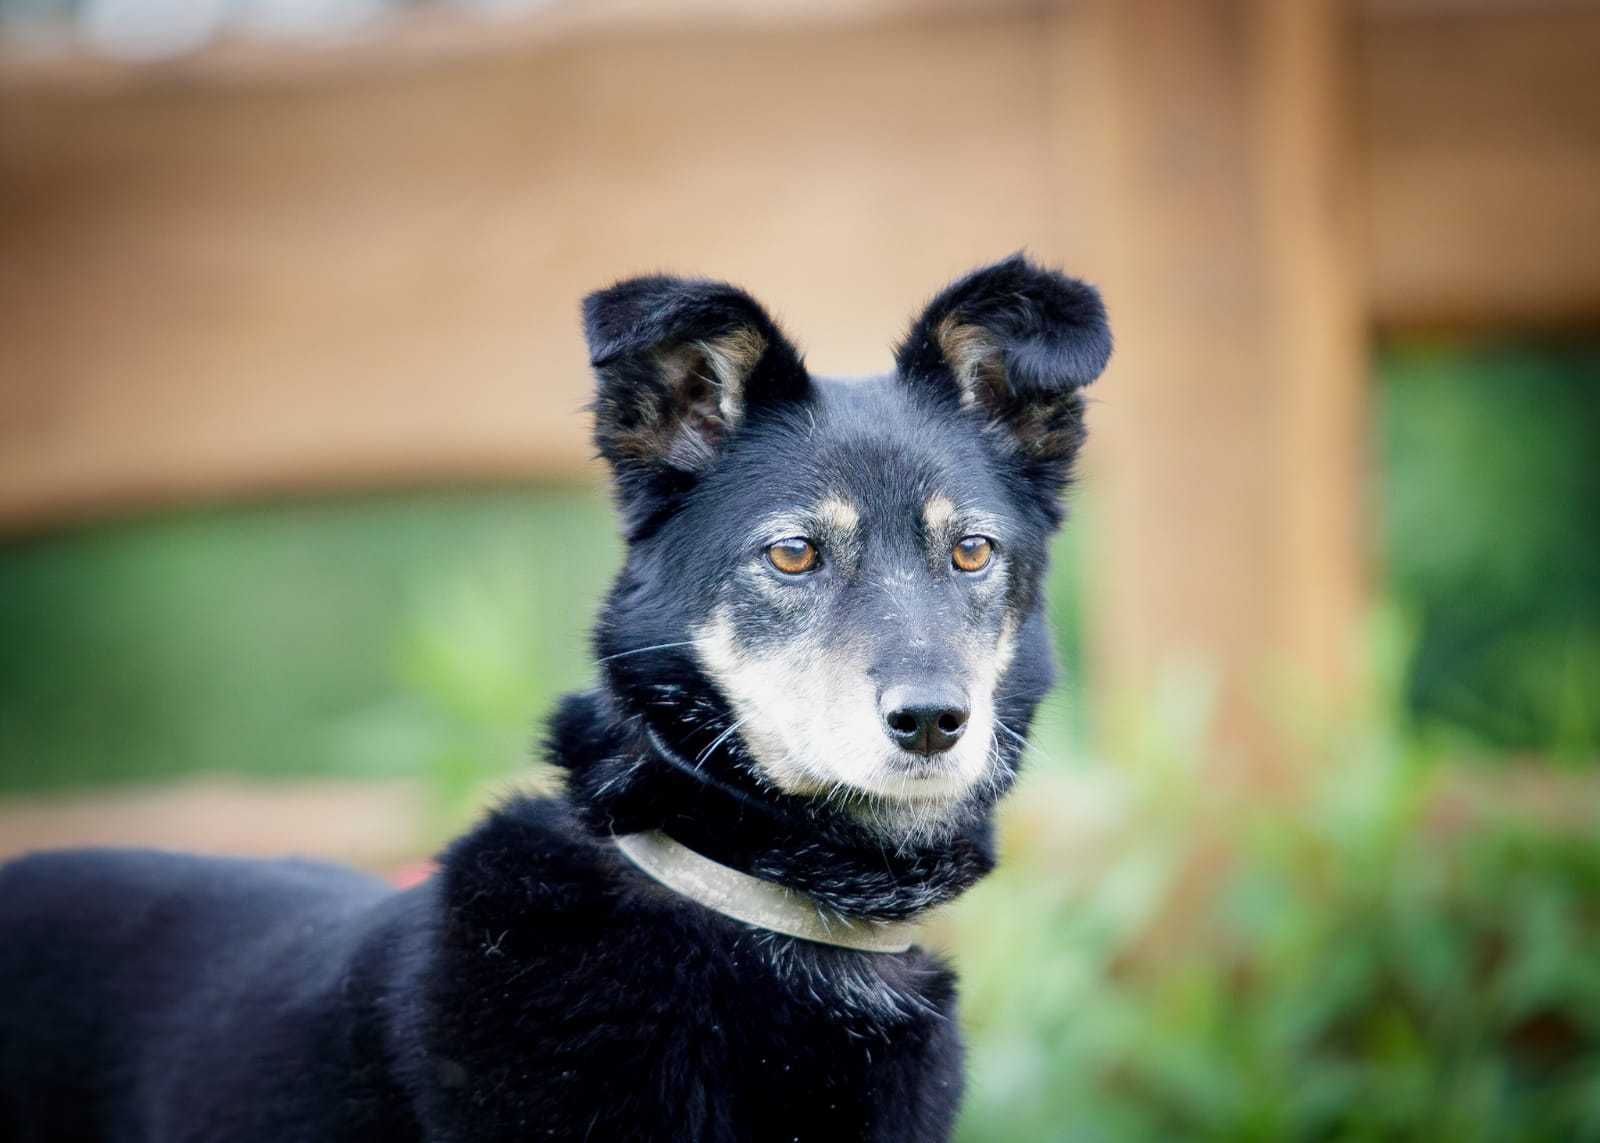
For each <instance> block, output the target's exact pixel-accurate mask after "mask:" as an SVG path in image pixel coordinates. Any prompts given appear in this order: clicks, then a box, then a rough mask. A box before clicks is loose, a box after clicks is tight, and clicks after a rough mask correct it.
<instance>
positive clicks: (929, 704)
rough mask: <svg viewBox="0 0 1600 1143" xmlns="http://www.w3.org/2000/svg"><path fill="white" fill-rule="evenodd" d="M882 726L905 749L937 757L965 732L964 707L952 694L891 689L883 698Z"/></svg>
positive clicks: (965, 713)
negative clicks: (936, 755)
mask: <svg viewBox="0 0 1600 1143" xmlns="http://www.w3.org/2000/svg"><path fill="white" fill-rule="evenodd" d="M882 707H883V724H884V726H885V727H886V728H887V729H888V731H889V737H890V738H892V739H894V740H895V742H896V743H897V744H898V745H899V746H900V747H901V748H902V749H904V750H911V751H915V752H916V753H918V754H940V753H942V752H944V751H946V750H949V749H950V748H951V747H952V746H954V745H955V744H956V743H957V742H958V741H959V740H960V738H961V732H962V731H964V730H966V729H967V704H966V702H965V701H964V700H962V699H960V698H957V697H955V696H953V695H944V694H938V693H936V692H931V691H921V690H915V689H912V688H909V687H891V688H890V689H889V690H888V691H886V692H884V696H883V703H882Z"/></svg>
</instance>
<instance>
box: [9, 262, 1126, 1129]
mask: <svg viewBox="0 0 1600 1143" xmlns="http://www.w3.org/2000/svg"><path fill="white" fill-rule="evenodd" d="M584 323H585V329H586V331H587V334H588V338H589V345H590V348H591V350H592V356H593V362H594V367H595V370H596V372H597V374H598V378H599V387H598V396H597V399H596V402H595V406H594V408H595V420H596V429H595V436H596V440H597V442H598V444H599V448H600V452H601V453H602V454H603V455H604V456H605V458H606V459H607V460H608V461H609V462H610V464H611V467H612V469H613V471H614V474H615V478H616V489H617V499H618V502H619V504H620V506H621V510H622V514H623V518H624V520H625V522H626V530H627V538H628V553H627V562H626V565H625V566H624V568H623V570H622V572H621V574H620V576H619V577H618V579H617V582H616V584H615V586H614V587H613V588H612V590H611V593H610V596H609V598H608V599H607V601H606V604H605V608H604V611H603V613H602V615H601V617H600V621H599V625H598V630H597V633H596V637H595V646H596V649H597V652H598V658H599V663H600V664H601V667H602V673H601V681H600V683H599V685H598V686H597V687H596V688H595V689H594V690H593V691H591V692H588V693H585V694H580V695H576V696H572V697H569V698H568V699H566V700H565V701H564V702H563V704H562V705H561V707H560V709H559V710H558V712H557V713H556V714H555V716H554V718H553V720H552V722H551V725H550V732H549V745H548V748H549V753H550V757H551V759H552V761H553V762H555V763H556V764H557V765H559V766H561V767H563V768H564V769H565V770H566V772H567V795H566V796H565V797H564V798H559V799H536V800H516V801H513V802H511V803H510V804H509V805H507V806H505V807H504V808H502V809H501V810H500V811H499V812H497V813H495V814H494V815H492V816H491V817H490V818H489V819H488V821H486V822H485V823H483V824H482V825H481V826H479V827H478V828H477V829H475V830H474V831H473V832H471V833H470V834H468V835H467V836H465V837H464V838H462V839H460V840H459V841H457V842H456V843H455V844H454V845H453V846H451V847H450V849H449V850H448V852H447V853H446V854H445V855H444V857H443V861H442V866H441V869H440V871H439V873H438V874H437V875H436V876H434V877H433V878H431V879H430V880H429V881H428V882H426V883H424V884H423V885H422V886H420V887H419V888H416V889H412V890H410V891H407V892H393V891H390V890H389V889H387V888H386V887H385V886H384V885H383V884H381V883H379V882H376V881H372V880H369V879H367V878H365V877H362V876H360V875H358V874H355V873H351V872H347V871H342V870H339V869H337V868H332V867H326V866H321V865H314V864H306V863H299V862H277V863H259V862H245V861H233V860H213V859H202V858H195V857H183V856H175V855H168V854H160V853H143V852H109V851H107V852H72V853H55V854H41V855H36V856H33V857H29V858H25V859H23V860H21V861H18V862H16V863H14V864H12V865H10V866H8V867H6V868H5V869H3V870H0V1140H3V1141H4V1143H23V1141H32V1140H53V1141H72V1140H128V1141H130V1143H132V1141H137V1143H186V1141H200V1140H205V1141H223V1140H243V1141H256V1140H260V1141H270V1143H289V1141H294V1140H317V1141H321V1143H333V1141H337V1140H383V1141H385V1143H389V1141H403V1140H428V1141H432V1143H444V1141H454V1140H459V1141H463V1143H466V1141H470V1143H494V1141H502V1140H504V1141H510V1140H517V1141H519V1143H525V1141H527V1140H533V1139H558V1140H573V1141H578V1140H607V1141H613V1140H631V1139H639V1140H668V1139H671V1140H694V1141H698V1143H706V1141H729V1143H733V1141H740V1143H744V1141H749V1140H783V1141H784V1143H788V1141H791V1140H815V1141H823V1143H839V1141H842V1140H917V1141H926V1140H938V1139H944V1138H946V1137H947V1136H948V1134H949V1132H950V1130H951V1125H952V1123H953V1121H954V1118H955V1115H956V1110H957V1105H958V1103H959V1100H960V1093H961V1087H962V1057H961V1044H960V1040H959V1037H958V1033H957V1029H956V1024H955V982H954V978H953V976H952V975H951V973H950V972H949V971H948V970H947V969H946V968H945V967H944V966H943V965H942V964H941V963H940V962H939V961H937V960H936V959H934V958H933V957H931V956H929V955H927V954H926V953H924V952H923V951H921V950H920V949H919V948H916V947H907V946H908V937H907V936H906V932H905V926H906V924H907V923H908V922H909V921H910V920H911V919H913V918H915V917H916V916H917V915H918V914H919V913H921V912H922V911H923V910H925V909H927V908H929V907H930V906H933V905H937V904H939V903H940V902H942V901H946V900H949V899H950V898H952V897H954V896H955V895H956V894H958V893H960V892H961V891H962V890H964V889H966V888H967V887H968V886H970V885H971V884H972V883H973V882H974V881H976V880H977V879H978V878H980V877H982V876H983V875H984V873H985V872H987V871H988V870H989V868H990V867H991V865H992V862H993V853H992V845H991V840H990V815H991V809H992V807H993V805H994V802H995V800H996V798H998V797H999V795H1000V794H1001V793H1003V792H1004V791H1005V789H1006V788H1007V787H1008V786H1009V785H1010V783H1011V781H1012V779H1013V776H1014V774H1015V770H1016V766H1017V761H1018V757H1019V752H1020V748H1021V744H1022V741H1023V736H1024V735H1025V734H1026V733H1027V730H1028V725H1029V720H1030V718H1031V716H1032V713H1033V710H1034V707H1035V705H1036V704H1037V703H1038V701H1039V699H1040V698H1041V697H1042V696H1043V694H1044V693H1045V690H1046V688H1047V687H1048V686H1049V683H1050V677H1051V670H1052V668H1051V661H1050V653H1049V644H1048V638H1047V633H1046V630H1045V622H1044V619H1043V617H1042V604H1041V599H1040V585H1041V579H1042V576H1043V574H1044V571H1045V561H1046V548H1047V541H1048V539H1049V537H1050V534H1051V533H1052V531H1053V530H1054V529H1055V528H1056V526H1057V524H1058V523H1059V522H1060V519H1061V505H1060V499H1061V493H1062V490H1063V486H1064V485H1065V484H1066V482H1067V480H1068V476H1069V469H1070V467H1071V464H1072V461H1073V458H1074V456H1075V454H1076V453H1077V451H1078V447H1079V444H1080V443H1081V441H1082V438H1083V409H1084V401H1083V397H1082V393H1081V390H1082V388H1083V386H1085V385H1086V384H1088V383H1089V382H1090V381H1092V380H1093V379H1094V378H1095V376H1096V375H1097V374H1098V373H1099V372H1100V370H1101V369H1102V367H1103V366H1104V365H1105V362H1106V358H1107V356H1108V354H1109V352H1110V338H1109V335H1108V333H1107V329H1106V323H1105V315H1104V311H1103V310H1102V307H1101V304H1100V301H1099V298H1098V297H1097V295H1096V294H1095V292H1094V291H1093V290H1092V289H1090V288H1089V287H1088V286H1085V285H1083V284H1082V283H1080V282H1076V281H1073V280H1072V279H1069V278H1065V277H1062V276H1061V275H1059V274H1055V273H1051V272H1049V271H1045V270H1042V269H1039V268H1037V267H1035V266H1033V265H1031V264H1029V263H1028V262H1027V261H1025V260H1024V259H1022V258H1021V257H1014V258H1011V259H1009V260H1007V261H1004V262H1001V263H999V264H997V265H994V266H990V267H988V268H986V269H983V270H979V271H977V272H976V273H973V274H971V275H969V276H968V277H966V278H964V279H962V280H960V281H958V282H956V283H955V284H954V285H952V286H950V287H949V288H948V289H946V290H945V291H944V292H943V293H941V294H940V295H939V296H938V297H937V298H936V299H935V300H934V301H933V302H932V303H931V304H930V305H929V307H928V309H927V310H926V312H925V313H923V315H922V316H921V317H920V318H919V319H918V320H917V321H916V322H915V323H914V325H913V326H912V329H911V331H910V333H909V335H908V336H907V337H906V339H905V341H904V343H903V344H902V345H901V346H900V347H899V349H898V351H897V354H896V366H897V368H896V373H895V375H894V376H892V377H889V378H884V379H877V380H870V381H859V382H836V381H821V380H817V379H813V378H811V377H809V376H808V375H807V373H806V371H805V368H804V367H803V366H802V364H801V360H800V356H799V354H798V353H797V352H796V351H795V349H794V348H793V346H791V345H790V343H789V342H788V341H786V340H785V339H784V336H783V335H782V334H781V333H780V332H779V331H778V329H777V327H776V326H775V325H774V324H773V322H772V320H771V319H770V318H769V317H768V316H767V315H766V314H765V313H764V312H763V311H762V310H761V308H760V307H759V306H757V305H756V303H755V302H754V301H752V300H751V299H750V298H749V297H748V296H747V295H745V294H744V293H742V292H740V291H739V290H736V289H734V288H732V287H730V286H726V285H722V284H719V283H715V282H707V281H694V280H682V279H674V278H659V277H658V278H642V279H637V280H634V281H629V282H624V283H622V284H621V285H618V286H614V287H612V288H611V289H608V290H604V291H601V292H600V293H597V294H595V295H593V296H592V297H590V298H589V299H588V301H587V302H586V303H585V306H584Z"/></svg>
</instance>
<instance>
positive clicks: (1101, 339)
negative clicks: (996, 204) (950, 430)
mask: <svg viewBox="0 0 1600 1143" xmlns="http://www.w3.org/2000/svg"><path fill="white" fill-rule="evenodd" d="M1110 357H1111V331H1110V329H1109V327H1108V326H1107V325H1106V311H1105V306H1104V305H1103V304H1102V303H1101V301H1100V294H1099V293H1098V292H1097V291H1096V290H1095V288H1094V287H1093V286H1090V285H1088V284H1086V283H1084V282H1080V281H1078V280H1077V279H1076V278H1069V277H1067V276H1066V275H1064V274H1058V273H1056V272H1055V271H1053V270H1046V269H1042V268H1041V267H1039V266H1035V265H1034V264H1033V263H1031V262H1029V261H1028V260H1027V259H1026V258H1024V257H1023V256H1022V255H1020V254H1014V255H1012V256H1011V257H1010V258H1007V259H1006V260H1005V261H1003V262H996V263H995V264H994V265H992V266H985V267H984V268H982V269H980V270H975V271H973V272H972V273H970V274H968V275H967V276H966V277H964V278H961V279H959V280H958V281H956V282H954V283H952V284H951V285H950V286H948V287H946V288H945V290H944V291H943V292H942V293H940V294H939V296H938V297H936V298H934V299H933V301H932V302H930V303H929V304H928V308H927V309H926V310H924V311H923V313H922V316H921V317H919V318H917V320H916V321H915V322H914V323H912V326H911V332H910V333H909V334H907V335H906V339H905V341H904V342H902V343H901V344H900V346H899V348H897V349H896V350H895V363H896V365H897V366H898V368H899V372H900V377H901V380H902V381H903V382H904V383H905V384H908V385H912V386H916V387H918V388H921V389H923V390H925V391H931V392H933V393H935V394H936V395H939V396H942V397H944V398H947V399H951V400H954V401H956V402H958V403H959V404H960V405H962V406H963V407H966V408H971V409H975V410H977V411H978V412H979V413H980V414H981V415H982V416H983V417H984V418H985V422H986V425H987V428H988V431H989V432H990V433H991V435H992V437H993V438H994V439H995V440H996V442H997V443H998V444H999V445H1000V446H1001V447H1002V448H1003V449H1005V450H1007V451H1011V452H1015V453H1017V454H1019V455H1020V456H1021V458H1022V459H1023V460H1024V461H1025V462H1027V463H1028V464H1029V465H1030V466H1036V467H1038V468H1040V469H1041V470H1042V471H1043V472H1044V473H1048V474H1052V475H1054V476H1055V477H1056V478H1057V479H1065V477H1066V475H1067V470H1068V469H1069V468H1070V466H1071V463H1072V460H1073V458H1074V456H1075V455H1076V454H1077V451H1078V447H1079V446H1080V445H1081V444H1082V442H1083V435H1084V429H1083V395H1082V392H1081V391H1082V389H1083V387H1084V386H1086V385H1088V384H1089V383H1090V382H1091V381H1093V380H1094V379H1095V378H1096V377H1098V376H1100V373H1101V371H1102V370H1103V369H1104V368H1105V366H1106V362H1107V360H1109V359H1110Z"/></svg>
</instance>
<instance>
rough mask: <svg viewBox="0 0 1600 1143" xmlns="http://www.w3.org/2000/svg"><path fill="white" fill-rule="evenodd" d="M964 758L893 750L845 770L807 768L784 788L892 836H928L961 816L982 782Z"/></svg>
mask: <svg viewBox="0 0 1600 1143" xmlns="http://www.w3.org/2000/svg"><path fill="white" fill-rule="evenodd" d="M963 761H965V760H962V759H957V758H954V757H951V758H932V759H930V758H927V757H924V756H923V755H920V754H913V753H910V752H908V751H899V750H897V751H893V752H892V753H890V754H887V755H885V756H883V757H878V758H874V759H873V760H872V761H871V762H870V763H868V764H865V765H862V766H859V767H852V768H850V769H849V770H845V769H844V768H842V767H836V766H829V767H828V768H827V769H826V770H825V771H824V770H822V769H821V768H820V767H818V768H816V769H810V768H808V772H807V773H806V776H805V777H804V778H802V779H801V780H800V781H798V782H795V781H791V782H790V783H787V785H788V791H787V792H789V793H791V794H797V795H800V796H802V797H811V798H815V799H816V800H818V801H820V802H823V803H825V804H827V805H831V806H834V807H837V808H838V809H839V810H841V811H842V812H844V813H846V814H847V815H849V816H850V817H852V818H854V819H856V820H857V821H859V822H861V823H862V824H864V825H866V826H868V827H870V828H872V829H873V830H874V831H876V832H879V833H882V834H885V835H887V836H888V837H890V838H891V839H893V840H897V841H904V840H908V839H921V840H932V839H934V838H937V837H938V836H939V835H940V834H941V832H944V831H945V830H946V829H947V827H949V826H950V825H951V824H952V823H955V822H958V821H960V820H962V819H963V817H964V815H963V814H962V812H961V811H962V808H963V807H964V806H966V805H967V804H968V802H969V801H970V800H971V796H972V794H973V793H974V791H975V790H977V789H978V787H979V786H980V785H982V783H983V774H982V773H974V772H973V770H972V768H971V766H970V763H968V764H966V765H963V764H962V763H963ZM790 773H791V774H792V773H793V771H792V770H791V771H790Z"/></svg>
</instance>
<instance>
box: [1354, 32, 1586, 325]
mask: <svg viewBox="0 0 1600 1143" xmlns="http://www.w3.org/2000/svg"><path fill="white" fill-rule="evenodd" d="M1361 59H1362V64H1361V67H1362V82H1363V106H1362V107H1361V112H1360V113H1361V118H1362V121H1363V124H1364V127H1365V133H1366V140H1367V149H1368V156H1367V168H1368V178H1369V180H1370V192H1369V194H1370V198H1371V217H1372V241H1371V264H1370V267H1369V276H1368V281H1369V283H1370V292H1371V304H1372V308H1373V313H1374V316H1375V318H1376V319H1377V320H1378V321H1379V322H1380V323H1382V324H1384V325H1387V326H1418V325H1429V326H1449V327H1456V328H1460V327H1463V326H1468V327H1470V326H1485V325H1487V326H1498V327H1505V328H1516V327H1525V326H1534V327H1539V326H1551V325H1584V326H1592V325H1594V324H1595V323H1596V322H1600V257H1596V255H1595V251H1596V237H1595V236H1596V235H1597V234H1600V191H1597V188H1600V62H1597V61H1600V5H1596V4H1593V3H1584V4H1570V3H1569V4H1565V5H1556V4H1537V5H1532V6H1527V5H1503V6H1501V5H1482V4H1465V3H1463V4H1456V5H1440V6H1437V7H1431V6H1430V7H1424V8H1421V9H1419V10H1418V11H1415V12H1403V13H1402V12H1397V13H1394V14H1392V15H1391V16H1390V17H1389V18H1385V19H1374V20H1373V21H1372V22H1371V23H1369V25H1368V26H1367V28H1366V32H1365V34H1364V36H1363V38H1362V51H1361Z"/></svg>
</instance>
